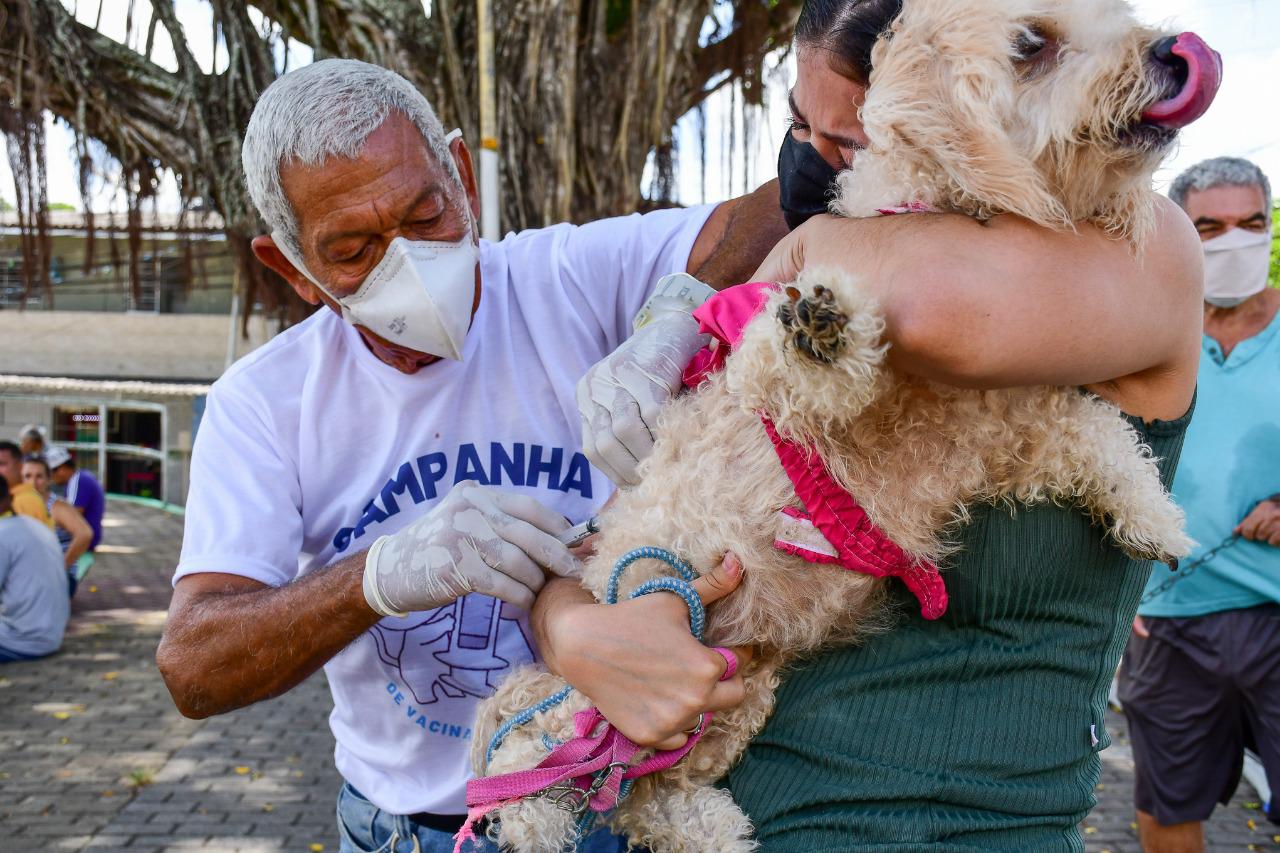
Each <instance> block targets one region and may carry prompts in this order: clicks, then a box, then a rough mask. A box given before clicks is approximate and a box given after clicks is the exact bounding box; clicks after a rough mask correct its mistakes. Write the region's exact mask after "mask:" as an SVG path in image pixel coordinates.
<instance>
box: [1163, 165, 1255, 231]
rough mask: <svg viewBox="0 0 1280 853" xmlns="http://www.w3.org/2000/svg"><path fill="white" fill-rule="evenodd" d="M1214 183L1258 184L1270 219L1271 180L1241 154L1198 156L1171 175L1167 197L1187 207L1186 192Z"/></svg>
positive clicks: (1229, 185) (1179, 205)
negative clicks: (1208, 157)
mask: <svg viewBox="0 0 1280 853" xmlns="http://www.w3.org/2000/svg"><path fill="white" fill-rule="evenodd" d="M1214 187H1258V188H1259V189H1261V190H1262V201H1263V208H1264V209H1265V210H1266V213H1267V221H1268V222H1270V221H1271V182H1270V181H1268V180H1267V176H1266V175H1265V174H1264V173H1263V171H1262V170H1261V169H1259V168H1258V167H1257V166H1256V165H1254V164H1253V163H1251V162H1250V161H1248V160H1244V159H1242V158H1240V157H1214V158H1213V159H1212V160H1201V161H1200V162H1199V163H1196V164H1195V165H1194V166H1192V167H1191V168H1190V169H1187V170H1186V171H1185V172H1183V173H1182V174H1181V175H1179V176H1178V177H1176V178H1174V179H1173V184H1172V185H1171V186H1170V187H1169V198H1170V199H1172V200H1173V202H1174V204H1176V205H1178V207H1181V208H1182V209H1183V210H1186V209H1187V196H1188V195H1190V194H1191V193H1193V192H1201V191H1203V190H1211V189H1213V188H1214Z"/></svg>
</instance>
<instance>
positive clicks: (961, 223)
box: [755, 198, 1203, 416]
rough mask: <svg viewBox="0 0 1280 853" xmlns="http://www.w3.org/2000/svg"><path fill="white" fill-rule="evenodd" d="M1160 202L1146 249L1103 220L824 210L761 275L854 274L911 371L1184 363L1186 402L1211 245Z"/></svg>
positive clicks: (1093, 379)
mask: <svg viewBox="0 0 1280 853" xmlns="http://www.w3.org/2000/svg"><path fill="white" fill-rule="evenodd" d="M1156 210H1157V224H1156V230H1155V232H1154V234H1153V235H1152V237H1151V238H1150V239H1149V241H1148V242H1147V244H1146V245H1145V247H1144V249H1143V251H1142V252H1141V254H1136V253H1134V252H1133V251H1132V250H1131V248H1130V246H1129V245H1128V244H1127V243H1124V242H1120V241H1116V240H1112V239H1110V238H1108V237H1107V236H1106V235H1105V234H1103V233H1102V232H1100V231H1099V230H1098V229H1096V228H1093V227H1092V226H1087V225H1083V226H1080V227H1079V228H1078V229H1077V230H1076V231H1074V232H1071V231H1051V230H1048V229H1046V228H1043V227H1040V226H1037V225H1034V224H1032V223H1030V222H1027V221H1025V220H1022V219H1018V218H1016V217H1011V216H1005V217H997V218H995V219H993V220H991V221H989V222H987V223H985V224H983V223H978V222H976V221H974V220H972V219H969V218H967V217H963V216H955V215H946V214H911V215H904V216H887V217H879V218H873V219H837V218H835V217H830V216H821V217H814V218H813V219H811V220H809V222H808V223H806V224H805V225H804V226H802V227H801V228H799V229H797V230H796V231H794V232H792V234H791V235H790V236H789V237H787V238H786V239H784V240H783V241H782V242H781V243H779V244H778V246H776V247H775V248H774V250H773V252H772V253H771V254H770V256H769V258H768V259H767V260H766V261H765V263H764V265H763V266H762V267H761V268H760V270H759V271H758V272H757V274H756V276H755V278H756V279H758V280H765V281H778V282H786V281H792V280H794V279H795V277H796V276H797V275H798V273H799V272H800V270H803V269H817V268H821V267H837V268H841V269H844V270H847V271H849V272H850V273H852V274H854V275H856V276H857V277H858V278H859V280H860V281H861V282H862V283H863V286H864V287H866V288H867V289H868V290H869V291H870V292H871V293H873V294H874V295H875V296H876V297H877V299H878V300H879V301H880V304H881V307H882V309H883V310H884V311H885V315H886V318H887V320H888V334H889V338H890V340H891V342H892V344H893V348H892V350H891V355H890V357H891V359H892V360H893V362H894V364H895V365H896V366H897V367H898V368H899V369H901V370H903V371H906V372H908V373H914V374H917V375H920V376H925V377H928V378H930V379H936V380H939V381H942V382H947V383H949V384H953V385H960V386H965V387H975V388H1000V387H1011V386H1019V385H1039V384H1052V385H1094V384H1098V383H1105V382H1109V381H1112V380H1115V379H1117V378H1118V377H1128V376H1135V375H1142V374H1152V375H1155V376H1157V377H1159V376H1160V375H1161V373H1162V372H1173V373H1177V374H1179V376H1178V378H1177V380H1176V382H1170V383H1169V384H1170V385H1171V386H1173V385H1176V386H1177V388H1179V389H1181V390H1180V392H1179V393H1180V394H1181V395H1182V396H1184V397H1185V399H1184V400H1183V401H1182V403H1183V405H1182V409H1185V404H1186V403H1187V402H1189V401H1190V394H1191V389H1192V388H1193V387H1194V382H1195V378H1194V365H1195V363H1196V361H1195V360H1196V358H1197V354H1198V351H1199V339H1200V324H1201V295H1202V290H1203V266H1202V265H1203V256H1202V254H1201V250H1200V244H1199V240H1198V239H1197V237H1196V234H1195V230H1194V228H1193V227H1192V226H1191V223H1190V222H1189V221H1188V220H1187V218H1186V215H1185V214H1184V213H1182V211H1181V210H1179V209H1178V208H1177V207H1176V206H1175V205H1174V204H1173V203H1172V202H1169V201H1168V200H1167V199H1163V198H1158V200H1157V201H1156ZM1187 364H1190V365H1191V370H1190V374H1191V375H1190V376H1189V377H1188V376H1185V375H1182V374H1184V373H1186V370H1185V367H1186V365H1187ZM1178 395H1179V394H1178V393H1172V394H1171V396H1178ZM1171 405H1173V407H1174V408H1177V405H1176V404H1173V403H1171ZM1180 413H1181V410H1179V411H1178V412H1177V414H1180ZM1175 416H1176V415H1175Z"/></svg>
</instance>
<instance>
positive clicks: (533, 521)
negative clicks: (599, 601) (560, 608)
mask: <svg viewBox="0 0 1280 853" xmlns="http://www.w3.org/2000/svg"><path fill="white" fill-rule="evenodd" d="M569 527H570V525H569V522H568V521H566V520H565V519H564V518H563V517H561V516H560V515H559V514H558V513H556V512H554V511H552V510H550V509H548V508H547V507H545V506H543V505H542V504H540V503H538V501H536V500H534V499H533V498H531V497H527V496H525V495H514V494H511V493H509V492H504V491H501V490H499V489H494V488H491V487H489V486H481V485H480V484H478V483H476V482H474V481H471V480H466V481H463V482H461V483H458V484H457V485H456V486H454V487H453V489H452V490H451V491H450V492H449V494H447V495H445V498H444V500H442V501H440V503H439V504H438V505H437V506H436V507H435V508H434V509H432V510H431V512H430V513H428V514H427V515H426V516H424V517H423V518H420V519H418V520H417V521H415V522H413V524H410V525H409V526H408V527H406V528H405V529H404V530H401V531H400V532H398V533H395V534H393V535H391V536H383V537H381V538H379V539H378V540H377V541H376V542H374V543H373V546H372V547H371V548H369V553H368V555H367V556H366V557H365V563H364V598H365V601H367V602H368V603H369V606H370V607H372V608H373V609H374V610H375V611H377V612H378V613H381V614H382V615H383V616H403V615H405V614H406V613H408V612H410V611H414V610H430V609H432V608H433V607H440V606H442V605H445V604H448V603H449V602H451V601H453V600H454V599H456V598H460V597H461V596H464V595H466V594H467V593H469V592H479V593H483V594H484V595H492V596H493V597H494V598H500V599H502V600H503V601H506V602H509V603H510V604H513V605H515V606H516V607H520V608H523V609H525V610H528V609H529V608H530V607H532V606H533V599H534V595H535V594H536V593H537V592H538V590H539V589H541V588H542V584H543V582H544V581H545V580H546V575H545V574H544V572H543V569H548V570H550V571H552V572H554V573H555V574H557V575H561V576H567V577H568V576H576V575H577V574H578V569H579V565H578V561H577V560H576V559H574V557H573V555H572V554H570V553H569V549H568V548H566V547H565V546H564V544H563V543H561V542H560V540H558V539H557V538H556V534H557V533H560V532H562V531H564V530H567V529H569Z"/></svg>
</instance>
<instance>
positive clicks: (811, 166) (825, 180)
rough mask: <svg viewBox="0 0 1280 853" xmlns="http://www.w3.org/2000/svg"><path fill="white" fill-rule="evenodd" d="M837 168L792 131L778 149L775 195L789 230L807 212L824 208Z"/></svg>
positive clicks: (803, 219)
mask: <svg viewBox="0 0 1280 853" xmlns="http://www.w3.org/2000/svg"><path fill="white" fill-rule="evenodd" d="M836 174H837V172H836V170H835V169H833V168H831V164H830V163H828V162H827V161H826V160H824V159H822V155H821V154H819V153H818V150H817V149H816V148H814V147H813V146H812V145H810V144H809V143H807V142H796V140H795V137H793V136H792V135H791V131H789V130H788V131H787V135H786V138H785V139H783V140H782V150H781V151H779V152H778V196H779V202H780V203H781V205H782V218H783V219H785V220H787V227H788V228H790V229H791V230H792V231H794V230H795V229H797V228H799V227H800V225H801V224H802V223H803V222H804V221H805V220H806V219H808V218H809V217H810V216H816V215H817V214H819V213H826V212H827V205H829V204H830V203H831V199H832V198H834V197H835V193H836V186H835V182H836Z"/></svg>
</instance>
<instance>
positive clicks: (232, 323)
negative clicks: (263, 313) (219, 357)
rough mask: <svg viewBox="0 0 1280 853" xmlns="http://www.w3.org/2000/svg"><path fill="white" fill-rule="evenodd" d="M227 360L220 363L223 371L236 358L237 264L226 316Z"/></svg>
mask: <svg viewBox="0 0 1280 853" xmlns="http://www.w3.org/2000/svg"><path fill="white" fill-rule="evenodd" d="M227 319H228V320H229V322H228V324H227V360H226V362H225V363H223V365H222V369H223V370H224V371H226V370H228V369H229V368H230V367H231V365H232V364H234V363H235V360H236V333H237V332H238V331H239V329H238V328H237V326H239V325H240V324H239V320H240V267H239V265H238V264H237V266H236V268H235V270H233V271H232V273H231V314H230V316H229V317H228V318H227Z"/></svg>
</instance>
